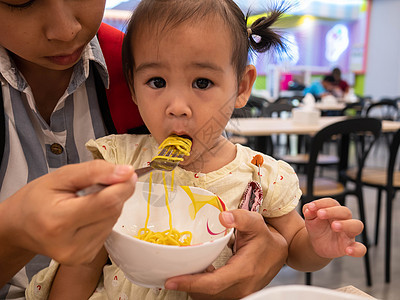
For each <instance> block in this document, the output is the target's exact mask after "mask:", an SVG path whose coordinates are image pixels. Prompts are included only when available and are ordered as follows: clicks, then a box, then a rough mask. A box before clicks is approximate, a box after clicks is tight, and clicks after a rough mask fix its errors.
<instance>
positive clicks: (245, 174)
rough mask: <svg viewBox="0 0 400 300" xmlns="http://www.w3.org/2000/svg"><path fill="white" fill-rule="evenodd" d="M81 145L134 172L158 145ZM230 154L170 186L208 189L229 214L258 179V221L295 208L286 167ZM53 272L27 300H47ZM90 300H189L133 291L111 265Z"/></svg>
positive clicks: (180, 172) (295, 192)
mask: <svg viewBox="0 0 400 300" xmlns="http://www.w3.org/2000/svg"><path fill="white" fill-rule="evenodd" d="M86 146H87V148H88V149H89V150H90V151H91V152H92V154H93V157H94V158H101V159H105V160H107V161H110V162H113V163H116V164H131V165H133V166H134V167H135V168H141V167H145V166H148V164H149V163H150V161H151V160H152V158H153V157H154V156H155V155H156V154H157V153H158V144H157V142H156V141H155V140H154V138H153V137H152V136H151V135H128V134H127V135H110V136H106V137H103V138H100V139H98V140H95V141H94V140H90V141H89V142H88V143H87V144H86ZM236 149H237V154H236V158H235V159H234V160H233V161H232V162H230V163H229V164H227V165H226V166H224V167H222V168H220V169H219V170H216V171H213V172H210V173H207V174H203V173H194V172H190V171H186V170H184V169H182V168H180V167H177V168H176V169H175V179H174V180H175V184H179V185H188V186H196V187H200V188H203V189H206V190H209V191H211V192H213V193H215V194H216V195H218V196H219V197H220V198H221V199H222V201H224V203H225V204H226V207H227V209H229V210H231V209H235V208H237V207H238V205H239V203H240V201H241V198H242V195H243V192H244V191H245V189H246V187H247V185H248V183H249V182H251V181H258V182H259V181H260V179H261V187H262V191H263V195H264V200H263V202H262V204H261V206H260V209H259V211H260V213H261V214H262V215H263V216H264V217H269V218H271V217H272V218H273V217H279V216H282V215H285V214H287V213H289V212H290V211H292V210H293V209H295V207H296V206H297V204H298V201H299V199H300V196H301V191H300V189H299V183H298V178H297V175H296V174H295V172H294V170H293V169H292V167H291V166H290V165H289V164H287V163H286V162H283V161H277V160H275V159H274V158H272V157H270V156H267V155H264V154H261V153H258V152H255V151H253V150H251V149H250V148H248V147H244V146H242V145H240V144H237V145H236ZM256 154H261V155H262V156H263V159H264V163H263V165H262V166H261V173H260V176H259V174H258V167H256V166H255V165H254V164H252V163H251V160H252V158H253V157H254V156H255V155H256ZM199 169H201V165H200V166H199ZM147 176H148V175H147ZM139 180H140V181H146V180H148V177H146V176H143V177H141V178H140V179H139ZM231 256H232V251H231V249H230V248H229V247H226V248H225V249H224V251H223V252H222V253H221V255H220V256H219V257H218V258H217V260H216V261H215V262H214V264H213V265H214V266H215V267H216V268H218V267H220V266H222V265H224V264H225V263H226V261H227V260H228V259H229V258H230V257H231ZM57 267H58V264H57V263H56V262H54V263H53V265H51V266H50V267H49V268H47V269H44V270H42V271H41V272H40V273H38V274H37V275H36V276H35V277H34V278H33V279H32V282H31V284H30V286H29V288H28V289H27V291H26V297H27V299H47V295H48V292H49V289H50V285H51V282H52V280H53V278H54V275H55V272H56V270H57ZM82 284H84V282H83V283H82ZM71 288H73V287H71ZM90 299H91V300H94V299H118V300H119V299H121V300H122V299H140V300H147V299H174V300H175V299H190V297H189V296H188V295H187V294H186V293H183V292H176V291H168V290H164V289H149V288H144V287H141V286H137V285H135V284H133V283H131V282H130V281H128V280H127V279H126V278H125V276H124V274H123V272H122V271H121V270H120V269H119V268H118V267H117V266H116V265H114V264H112V265H107V266H105V267H104V269H103V277H102V278H101V280H100V282H99V285H98V287H97V290H96V291H95V293H94V294H93V295H92V296H91V297H90Z"/></svg>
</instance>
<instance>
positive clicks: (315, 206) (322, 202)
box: [303, 198, 340, 211]
mask: <svg viewBox="0 0 400 300" xmlns="http://www.w3.org/2000/svg"><path fill="white" fill-rule="evenodd" d="M335 206H339V207H340V204H339V202H337V201H336V200H335V199H332V198H322V199H319V200H314V201H312V202H310V203H307V204H305V205H304V206H303V210H304V208H308V209H309V210H311V211H316V210H319V209H321V208H328V207H335Z"/></svg>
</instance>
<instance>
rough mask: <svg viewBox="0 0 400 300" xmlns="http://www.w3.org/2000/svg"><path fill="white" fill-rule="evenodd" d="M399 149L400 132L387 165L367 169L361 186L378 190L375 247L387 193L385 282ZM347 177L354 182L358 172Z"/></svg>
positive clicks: (399, 176) (397, 184) (399, 184)
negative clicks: (383, 197) (383, 201)
mask: <svg viewBox="0 0 400 300" xmlns="http://www.w3.org/2000/svg"><path fill="white" fill-rule="evenodd" d="M399 147H400V130H398V131H397V132H396V133H395V134H394V136H393V139H392V142H391V144H390V148H389V158H388V160H387V165H386V166H382V167H365V168H364V170H363V173H362V177H361V184H363V185H365V186H369V187H374V188H377V189H378V197H377V204H376V205H377V206H376V221H375V222H376V223H375V245H377V244H378V238H379V221H380V211H381V199H382V192H383V191H385V192H386V230H385V232H386V234H385V241H386V242H385V282H390V258H391V235H392V201H393V199H394V197H395V194H396V192H397V191H398V190H399V189H400V171H398V169H396V168H395V165H396V158H397V155H398V153H399ZM347 176H348V177H349V178H350V179H351V180H353V181H354V180H356V171H355V170H354V169H350V170H348V171H347Z"/></svg>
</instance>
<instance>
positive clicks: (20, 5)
mask: <svg viewBox="0 0 400 300" xmlns="http://www.w3.org/2000/svg"><path fill="white" fill-rule="evenodd" d="M34 2H35V0H29V1H26V2H22V3H18V4H17V3H7V2H5V4H6V5H7V6H8V7H10V8H11V9H24V8H28V7H30V6H32V4H33V3H34Z"/></svg>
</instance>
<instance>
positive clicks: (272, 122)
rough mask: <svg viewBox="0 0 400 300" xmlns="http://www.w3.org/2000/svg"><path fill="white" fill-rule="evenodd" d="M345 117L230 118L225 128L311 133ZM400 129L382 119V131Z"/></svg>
mask: <svg viewBox="0 0 400 300" xmlns="http://www.w3.org/2000/svg"><path fill="white" fill-rule="evenodd" d="M346 118H347V117H345V116H340V117H320V118H319V120H318V122H316V124H314V125H299V124H296V123H294V122H293V120H292V119H291V118H288V119H279V118H232V119H231V120H230V121H229V122H228V124H227V126H226V128H225V130H226V131H227V132H230V133H233V134H237V135H242V136H266V135H271V134H280V133H284V134H305V135H313V134H315V133H317V132H318V131H319V130H321V129H322V128H324V127H326V126H328V125H330V124H332V123H335V122H339V121H342V120H345V119H346ZM398 129H400V122H394V121H382V131H383V132H394V131H397V130H398Z"/></svg>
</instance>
